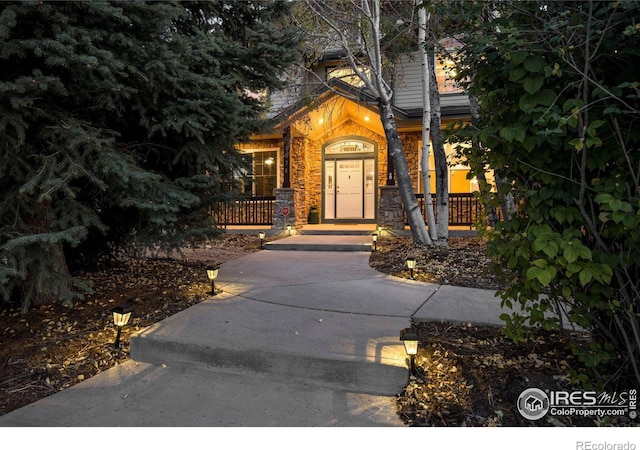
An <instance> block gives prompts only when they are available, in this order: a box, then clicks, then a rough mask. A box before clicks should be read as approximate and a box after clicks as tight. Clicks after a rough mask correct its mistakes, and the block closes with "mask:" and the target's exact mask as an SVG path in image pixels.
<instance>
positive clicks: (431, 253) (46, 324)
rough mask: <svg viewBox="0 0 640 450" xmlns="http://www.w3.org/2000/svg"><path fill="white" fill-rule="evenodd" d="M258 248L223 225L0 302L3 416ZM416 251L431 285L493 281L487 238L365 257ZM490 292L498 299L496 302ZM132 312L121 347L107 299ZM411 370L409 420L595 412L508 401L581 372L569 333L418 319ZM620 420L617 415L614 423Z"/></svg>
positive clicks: (394, 266)
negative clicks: (39, 302)
mask: <svg viewBox="0 0 640 450" xmlns="http://www.w3.org/2000/svg"><path fill="white" fill-rule="evenodd" d="M258 250H259V242H257V239H256V238H255V237H254V236H247V235H237V234H224V235H223V236H222V238H221V239H220V240H218V241H215V242H214V243H212V244H210V245H207V246H204V247H202V248H199V249H189V250H185V252H184V253H183V254H182V255H173V257H171V258H157V257H155V258H153V257H147V258H128V259H124V260H122V261H120V262H119V263H118V264H117V265H115V266H114V267H111V268H109V269H106V270H103V271H97V272H87V273H81V274H77V275H79V276H81V277H83V278H85V279H87V280H89V281H91V282H92V283H93V285H94V290H95V293H93V294H91V295H88V296H87V297H86V298H85V300H83V301H79V302H77V304H76V306H75V307H74V308H73V309H68V308H64V307H62V306H60V305H45V306H39V307H35V308H33V309H32V310H31V311H30V312H29V314H28V315H26V316H22V315H21V314H20V312H19V311H18V310H17V309H15V308H11V307H7V306H6V305H5V306H3V309H2V310H0V338H1V339H2V347H1V348H0V415H2V414H6V413H8V412H10V411H12V410H14V409H17V408H19V407H22V406H25V405H27V404H29V403H32V402H35V401H37V400H39V399H41V398H43V397H46V396H48V395H51V394H53V393H55V392H57V391H61V390H63V389H66V388H68V387H70V386H73V385H75V384H77V383H79V382H81V381H83V380H86V379H88V378H90V377H92V376H94V375H96V374H98V373H100V372H102V371H105V370H108V369H109V368H111V367H113V366H115V365H116V364H119V363H121V362H124V361H125V360H127V359H128V357H129V348H128V342H129V336H130V335H131V333H134V332H137V331H139V330H141V329H143V328H145V327H147V326H150V325H152V324H154V323H156V322H158V321H161V320H163V319H165V318H166V317H169V316H171V315H173V314H175V313H177V312H179V311H181V310H183V309H186V308H188V307H190V306H192V305H194V304H196V303H199V302H202V301H203V300H205V299H206V298H207V297H208V292H209V291H210V285H209V283H208V282H207V280H206V279H203V278H204V277H203V273H204V267H205V266H206V265H209V264H222V263H224V262H225V261H228V260H230V259H234V258H238V257H241V256H244V255H246V254H248V253H250V252H254V251H258ZM408 256H414V257H416V258H417V261H418V263H417V267H418V269H417V271H416V272H415V274H414V275H415V278H416V279H418V280H420V281H425V282H432V283H438V284H451V285H458V286H466V287H476V288H484V289H496V288H497V287H498V284H497V282H496V279H495V277H494V276H492V275H491V274H490V273H488V272H487V270H486V269H487V267H488V263H489V262H488V260H487V258H486V256H484V244H483V242H482V241H480V240H478V239H476V238H452V239H451V240H450V242H449V246H448V247H447V248H431V249H417V248H415V247H414V246H413V245H412V243H411V240H410V239H408V238H402V237H394V238H391V237H387V238H384V239H381V240H379V241H378V249H377V251H376V252H373V253H372V254H371V258H370V264H371V266H372V267H373V268H375V269H376V270H379V271H380V272H383V273H387V274H390V275H394V276H399V277H405V278H408V277H409V271H408V270H407V269H406V265H405V260H406V258H407V257H408ZM496 301H498V300H496ZM121 304H128V305H130V306H132V307H133V308H134V310H135V318H133V320H132V323H131V324H130V325H129V326H127V327H124V328H123V331H122V336H121V341H122V346H121V348H120V350H115V349H114V346H113V343H114V342H115V337H116V329H115V327H114V325H113V320H112V317H111V313H110V309H111V308H113V307H114V306H117V305H121ZM419 333H420V336H421V340H422V341H423V342H422V346H421V350H420V353H419V355H418V356H417V360H416V374H415V376H412V377H410V378H409V380H408V384H407V386H406V388H405V390H404V391H403V392H401V393H398V396H397V407H398V414H399V415H400V417H401V418H402V420H403V421H404V422H405V423H406V424H407V425H409V426H530V425H551V426H553V425H574V426H575V425H587V426H593V425H594V422H593V420H592V419H576V418H567V417H565V418H562V422H560V421H559V420H557V419H554V418H551V419H547V420H546V421H538V423H534V422H530V421H526V420H524V419H523V418H522V417H521V416H520V414H519V413H518V412H517V410H516V399H517V397H518V395H519V394H520V393H521V392H522V391H523V390H524V389H526V388H528V387H538V388H540V389H544V388H549V389H570V388H571V386H570V384H569V381H568V378H567V373H568V371H569V369H571V368H573V369H575V370H579V367H578V366H577V363H576V361H575V360H574V359H573V357H572V355H571V353H570V351H569V350H568V348H569V347H568V342H569V338H574V339H575V338H577V339H582V338H583V336H577V335H574V336H569V335H568V333H560V332H556V333H547V334H545V335H541V336H539V337H538V338H537V340H535V341H532V342H528V343H526V344H519V345H515V344H513V343H512V342H510V341H509V340H507V339H506V338H504V337H503V336H502V335H501V333H500V330H499V329H498V328H492V327H477V326H475V325H474V324H452V323H425V324H421V325H420V327H419ZM613 424H614V425H624V424H625V423H624V421H620V422H613Z"/></svg>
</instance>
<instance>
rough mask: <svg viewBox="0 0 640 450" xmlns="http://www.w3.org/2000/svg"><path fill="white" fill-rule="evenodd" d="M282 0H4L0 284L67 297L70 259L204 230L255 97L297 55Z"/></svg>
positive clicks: (42, 297) (211, 228)
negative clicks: (109, 0)
mask: <svg viewBox="0 0 640 450" xmlns="http://www.w3.org/2000/svg"><path fill="white" fill-rule="evenodd" d="M287 10H288V3H287V2H275V1H274V2H264V1H244V2H232V1H228V2H224V1H215V2H212V1H202V2H155V1H150V2H127V1H124V2H99V1H84V2H48V1H47V2H43V1H33V2H3V3H1V4H0V65H1V66H2V67H3V70H2V71H0V290H1V292H2V296H3V298H4V299H5V300H6V301H10V300H12V301H19V302H21V304H22V307H23V310H25V311H26V310H27V308H28V307H29V305H30V304H31V303H32V302H50V301H62V302H65V303H66V304H70V302H72V300H73V298H74V297H75V296H78V295H80V294H81V292H82V291H83V290H84V289H86V286H83V285H82V283H81V281H80V280H78V279H74V278H72V277H70V276H69V271H68V269H67V265H68V264H75V263H78V262H86V261H88V260H90V259H93V258H94V257H96V256H98V255H101V254H104V253H105V252H106V251H119V250H122V249H123V248H125V247H126V245H128V244H130V243H132V242H135V244H136V246H137V248H145V247H151V246H159V247H161V248H164V249H172V248H178V247H180V246H182V245H184V244H185V243H186V242H192V241H196V240H199V239H205V238H209V237H212V236H213V235H215V233H216V228H215V224H214V223H213V222H212V219H211V216H210V214H209V213H208V212H209V211H210V208H211V207H212V206H213V205H215V204H216V203H217V202H219V201H222V200H224V199H225V198H226V197H227V196H229V195H232V193H233V191H232V190H229V189H230V188H229V180H231V179H232V175H233V171H234V169H236V168H237V167H238V166H239V165H241V164H242V158H241V155H240V154H239V153H238V152H237V151H236V150H235V149H234V146H235V144H236V143H238V142H239V141H243V140H246V139H247V138H248V136H249V135H250V134H252V133H257V132H259V131H260V130H261V129H262V127H264V126H265V119H264V117H265V114H264V112H265V105H264V104H263V102H262V101H261V98H260V97H259V96H257V95H255V93H259V92H261V91H264V90H265V89H269V88H277V87H280V81H279V79H278V77H277V75H278V74H279V73H282V72H283V71H284V69H286V67H287V66H288V65H289V64H291V63H292V62H293V60H294V59H295V57H296V51H295V50H296V47H297V45H298V42H299V41H298V35H297V33H296V31H295V29H293V28H287V27H286V26H285V25H283V23H284V20H283V19H284V18H286V13H287Z"/></svg>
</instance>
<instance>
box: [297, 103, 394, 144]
mask: <svg viewBox="0 0 640 450" xmlns="http://www.w3.org/2000/svg"><path fill="white" fill-rule="evenodd" d="M348 121H353V122H355V123H357V124H359V125H362V126H363V127H365V128H368V129H370V130H372V131H374V132H375V133H378V134H380V135H384V130H383V128H382V124H381V122H380V116H379V114H378V109H377V108H375V107H370V106H368V105H365V104H362V103H357V102H354V101H352V100H349V99H346V98H344V97H339V96H335V95H334V96H331V98H328V99H327V100H326V101H324V102H322V103H321V104H319V105H318V106H316V107H315V108H314V109H312V110H307V111H305V114H304V115H303V116H302V117H300V118H298V119H297V120H296V121H295V122H293V124H292V125H293V128H295V131H296V134H298V135H303V136H306V137H308V138H310V139H319V138H321V137H322V136H323V135H326V134H330V133H331V132H332V131H333V130H334V129H336V128H339V127H340V126H342V125H343V124H344V123H346V122H348Z"/></svg>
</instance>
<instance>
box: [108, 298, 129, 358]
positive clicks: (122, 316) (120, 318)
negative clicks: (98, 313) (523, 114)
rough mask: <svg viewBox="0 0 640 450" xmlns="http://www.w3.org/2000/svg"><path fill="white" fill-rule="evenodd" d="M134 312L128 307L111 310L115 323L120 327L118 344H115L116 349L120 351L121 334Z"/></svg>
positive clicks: (117, 337)
mask: <svg viewBox="0 0 640 450" xmlns="http://www.w3.org/2000/svg"><path fill="white" fill-rule="evenodd" d="M132 311H133V310H132V309H131V308H130V307H128V306H116V307H115V308H113V309H112V310H111V312H112V313H113V323H114V324H115V326H116V327H118V333H117V334H116V342H115V344H114V347H115V348H116V349H118V350H119V349H120V332H121V331H122V327H123V326H125V325H126V324H128V323H129V319H131V312H132Z"/></svg>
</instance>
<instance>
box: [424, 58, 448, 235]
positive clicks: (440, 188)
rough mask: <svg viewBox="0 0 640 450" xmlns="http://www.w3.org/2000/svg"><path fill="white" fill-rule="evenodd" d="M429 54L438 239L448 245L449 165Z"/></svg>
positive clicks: (432, 64) (432, 65) (436, 83)
mask: <svg viewBox="0 0 640 450" xmlns="http://www.w3.org/2000/svg"><path fill="white" fill-rule="evenodd" d="M427 53H428V54H429V57H428V62H429V67H430V69H431V70H430V78H429V95H430V97H431V102H430V103H431V117H430V118H429V120H430V121H431V143H432V145H433V159H434V162H435V166H436V212H437V217H438V221H437V223H436V232H437V239H438V241H439V243H440V244H442V245H444V244H446V242H447V240H448V239H449V165H448V163H447V154H446V153H445V151H444V144H443V142H442V141H443V138H442V113H441V111H440V92H439V91H438V80H437V78H436V68H435V63H436V62H435V53H434V52H433V51H429V52H427Z"/></svg>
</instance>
